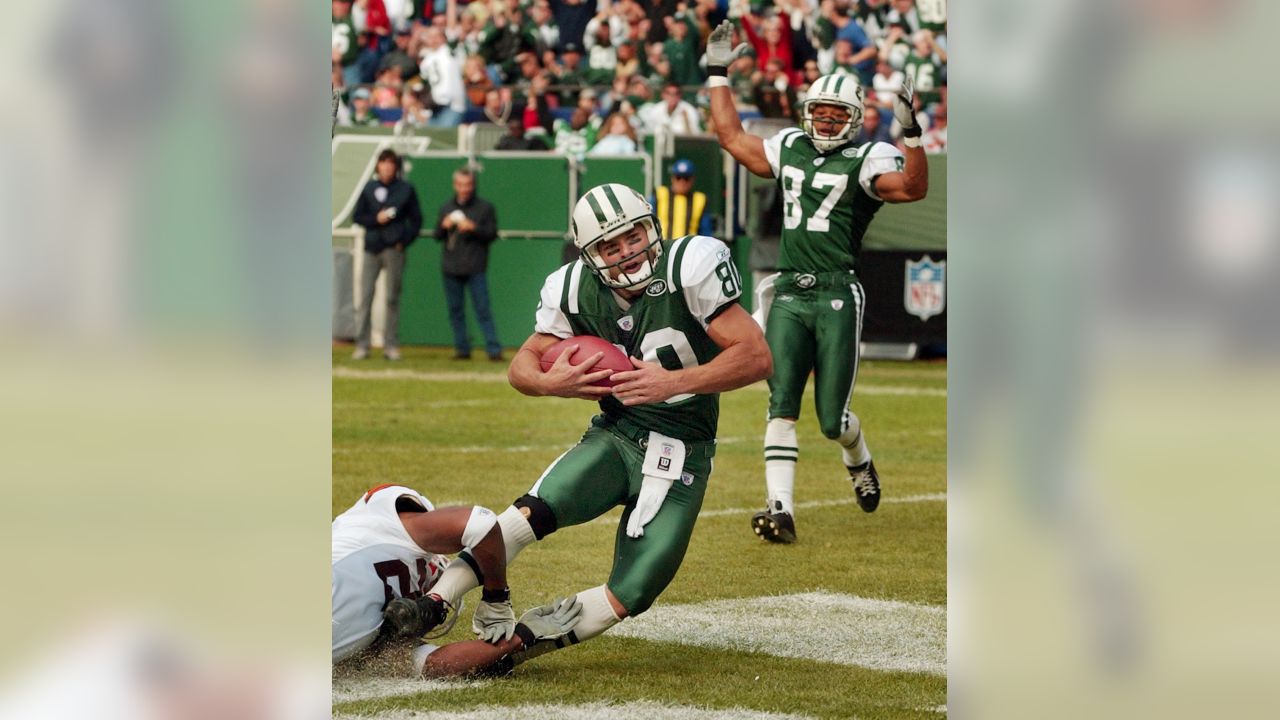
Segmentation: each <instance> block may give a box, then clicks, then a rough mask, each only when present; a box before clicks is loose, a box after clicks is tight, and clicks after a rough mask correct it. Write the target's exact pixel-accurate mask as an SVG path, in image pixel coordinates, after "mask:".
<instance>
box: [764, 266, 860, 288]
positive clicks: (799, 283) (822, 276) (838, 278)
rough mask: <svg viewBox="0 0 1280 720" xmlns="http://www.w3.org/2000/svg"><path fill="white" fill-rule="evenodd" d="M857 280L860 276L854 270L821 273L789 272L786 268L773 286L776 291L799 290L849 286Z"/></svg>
mask: <svg viewBox="0 0 1280 720" xmlns="http://www.w3.org/2000/svg"><path fill="white" fill-rule="evenodd" d="M856 282H858V276H857V275H856V274H854V272H853V271H852V270H845V271H836V272H821V273H803V272H788V271H785V270H784V271H783V272H781V273H779V274H778V279H777V280H776V281H774V283H773V287H774V290H775V292H798V291H801V290H814V289H818V288H822V289H829V288H847V287H849V286H850V285H852V284H853V283H856Z"/></svg>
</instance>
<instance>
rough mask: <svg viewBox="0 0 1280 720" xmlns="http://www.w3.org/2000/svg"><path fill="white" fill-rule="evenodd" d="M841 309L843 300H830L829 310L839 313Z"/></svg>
mask: <svg viewBox="0 0 1280 720" xmlns="http://www.w3.org/2000/svg"><path fill="white" fill-rule="evenodd" d="M842 307H844V301H843V300H841V299H839V298H836V299H835V300H832V301H831V309H832V310H835V311H836V312H839V311H840V308H842Z"/></svg>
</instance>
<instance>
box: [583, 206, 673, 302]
mask: <svg viewBox="0 0 1280 720" xmlns="http://www.w3.org/2000/svg"><path fill="white" fill-rule="evenodd" d="M636 226H640V227H641V228H642V229H643V230H644V232H645V233H646V235H648V238H649V242H648V244H647V245H645V247H644V249H643V250H640V251H639V252H634V253H631V254H630V255H629V256H627V257H623V258H621V259H619V260H617V261H615V262H612V263H610V262H607V261H605V259H604V258H603V257H601V256H600V250H599V248H600V243H601V242H603V241H605V240H610V239H613V238H615V237H618V236H619V235H623V234H624V233H626V232H628V231H629V230H631V229H632V228H634V227H636ZM661 239H662V231H661V229H660V228H659V225H658V218H657V216H656V215H654V214H653V207H652V206H651V205H649V201H647V200H645V199H644V196H642V195H641V194H640V193H638V192H636V191H635V190H632V189H631V188H629V187H627V186H626V185H619V184H618V183H608V184H606V185H598V186H596V187H593V188H591V189H590V190H588V191H587V193H586V194H585V195H583V196H582V198H581V199H579V200H578V204H577V205H575V206H574V208H573V244H574V245H577V246H578V249H579V250H581V251H582V260H583V262H585V263H586V264H587V266H588V267H590V268H591V270H592V271H593V272H595V274H596V275H597V276H598V277H599V278H600V281H601V282H603V283H604V284H605V285H608V286H609V287H613V288H619V289H623V290H638V289H640V288H642V287H644V286H645V285H648V284H649V281H650V280H651V279H652V278H653V269H654V265H656V264H657V262H658V258H659V257H661V256H662V243H661ZM640 255H644V256H645V257H644V258H643V259H642V260H641V264H640V265H639V266H638V267H635V268H632V269H631V270H630V271H627V270H624V269H623V268H624V266H626V265H630V264H632V263H634V262H635V261H636V259H637V258H638V257H639V256H640Z"/></svg>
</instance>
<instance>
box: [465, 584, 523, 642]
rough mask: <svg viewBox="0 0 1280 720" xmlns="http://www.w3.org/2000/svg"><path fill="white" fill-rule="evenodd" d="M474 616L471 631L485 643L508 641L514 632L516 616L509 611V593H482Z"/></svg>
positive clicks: (513, 612)
mask: <svg viewBox="0 0 1280 720" xmlns="http://www.w3.org/2000/svg"><path fill="white" fill-rule="evenodd" d="M482 598H483V599H482V600H481V601H480V604H479V605H478V606H476V614H475V616H474V617H473V618H472V619H471V629H472V630H474V631H475V633H476V635H479V636H480V639H481V640H484V641H485V642H491V643H496V642H498V641H500V640H509V639H510V638H511V636H512V635H513V634H514V633H515V631H516V614H515V611H513V610H512V609H511V593H510V592H509V591H504V592H501V593H492V592H490V591H488V590H486V591H484V595H483V596H482Z"/></svg>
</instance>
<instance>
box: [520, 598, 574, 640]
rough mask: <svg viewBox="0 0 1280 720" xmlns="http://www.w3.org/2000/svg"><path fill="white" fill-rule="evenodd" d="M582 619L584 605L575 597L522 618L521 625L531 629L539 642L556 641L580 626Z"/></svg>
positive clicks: (530, 611) (540, 608)
mask: <svg viewBox="0 0 1280 720" xmlns="http://www.w3.org/2000/svg"><path fill="white" fill-rule="evenodd" d="M581 619H582V603H580V602H578V596H576V595H574V596H571V597H569V598H565V599H557V600H553V601H551V603H550V604H549V605H541V606H539V607H536V608H533V609H532V610H529V611H528V612H526V613H525V614H523V615H521V616H520V624H521V625H524V626H525V627H527V628H529V631H530V632H532V633H533V634H534V636H535V637H536V638H537V639H538V640H554V639H556V638H558V637H560V636H561V635H565V634H567V633H568V632H569V631H570V630H573V629H574V628H575V627H577V626H578V621H579V620H581Z"/></svg>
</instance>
